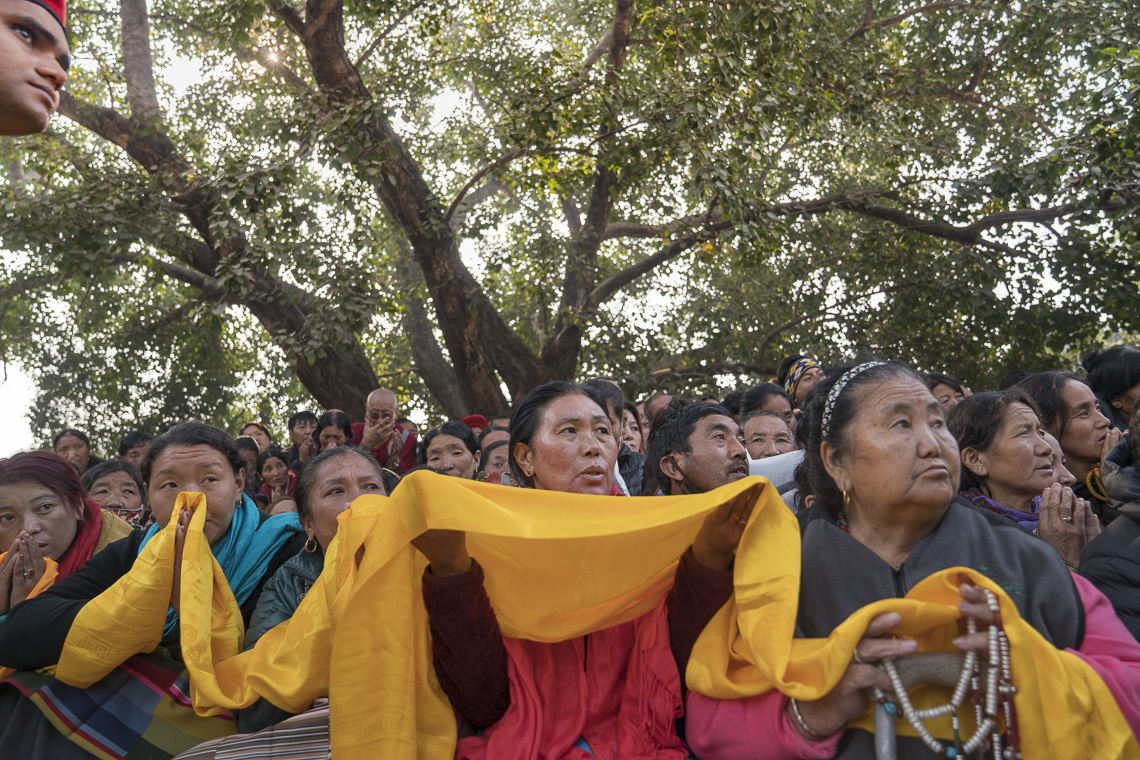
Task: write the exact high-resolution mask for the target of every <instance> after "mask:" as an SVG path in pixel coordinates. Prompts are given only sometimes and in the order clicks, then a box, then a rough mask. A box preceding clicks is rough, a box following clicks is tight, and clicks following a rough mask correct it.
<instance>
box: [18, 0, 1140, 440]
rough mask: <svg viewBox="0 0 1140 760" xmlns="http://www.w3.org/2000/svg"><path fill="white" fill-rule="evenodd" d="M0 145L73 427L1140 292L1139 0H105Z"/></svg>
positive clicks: (21, 250)
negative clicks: (46, 91)
mask: <svg viewBox="0 0 1140 760" xmlns="http://www.w3.org/2000/svg"><path fill="white" fill-rule="evenodd" d="M71 18H72V27H73V32H74V44H73V47H74V48H75V51H76V53H77V62H76V65H75V66H73V68H72V73H71V78H70V80H69V82H68V84H67V86H66V88H65V93H64V98H63V103H62V106H61V113H62V118H61V117H57V118H56V119H55V121H54V122H53V127H52V129H51V130H50V131H49V133H47V134H45V135H42V136H39V137H33V138H26V139H21V140H17V141H4V142H0V152H2V153H3V154H4V155H3V159H4V163H5V165H8V166H10V182H9V183H8V185H7V187H5V188H4V189H3V191H2V192H0V247H2V248H4V249H6V250H8V251H10V252H12V253H8V254H5V255H4V259H3V264H2V267H0V296H2V302H0V357H2V358H6V359H13V360H16V361H18V362H19V363H21V365H23V366H24V367H26V368H27V369H28V371H29V372H30V373H31V374H32V375H33V376H34V377H36V378H38V380H39V382H40V392H39V396H38V399H37V402H36V406H35V409H34V410H33V423H34V427H35V429H37V430H38V431H39V432H41V433H42V434H45V435H47V434H48V432H49V431H50V430H51V429H53V428H57V427H59V426H62V425H63V424H64V423H68V424H84V425H87V426H88V427H89V428H91V429H92V431H93V432H94V433H95V434H96V435H97V436H98V435H104V436H110V435H111V434H113V433H116V432H120V431H122V430H124V429H129V428H131V427H133V426H134V425H135V424H142V425H148V426H152V427H157V426H159V425H161V424H163V423H166V422H170V421H174V420H176V419H181V418H185V417H199V418H203V419H207V420H210V421H213V422H215V423H216V424H223V425H227V426H230V427H232V426H233V424H234V423H235V422H236V421H237V420H239V418H241V417H243V416H248V415H254V414H256V415H258V416H261V417H263V418H265V419H269V420H274V421H277V422H278V423H279V422H280V421H281V420H283V419H284V417H286V416H288V414H289V413H290V412H291V411H292V410H293V409H294V408H295V407H296V405H298V404H312V403H315V404H319V405H321V406H323V407H336V408H342V409H344V410H345V411H346V412H347V413H348V414H349V415H350V417H352V418H353V419H359V418H360V416H361V415H362V413H363V408H364V398H365V396H366V395H367V393H368V391H369V390H370V389H371V388H373V387H376V386H377V385H378V384H380V383H381V382H382V383H383V384H386V385H389V386H390V387H394V388H396V389H397V390H398V392H399V394H400V395H401V396H402V399H403V402H404V404H405V405H407V404H412V405H415V406H420V407H421V408H424V409H428V410H432V412H433V413H439V414H443V415H445V416H452V417H456V416H459V415H462V414H466V413H469V412H483V413H492V412H495V411H498V410H500V409H503V408H505V407H506V406H507V405H508V404H509V403H510V401H511V399H512V398H517V397H518V396H520V395H521V394H523V393H525V392H526V391H527V390H528V389H529V388H530V387H532V386H533V385H535V384H537V383H540V382H543V381H545V380H549V379H553V378H561V377H567V378H569V377H575V376H580V375H582V374H585V373H596V374H607V375H610V376H614V377H617V378H618V379H620V380H621V381H622V382H623V384H624V386H625V388H626V390H627V392H645V391H648V390H651V389H656V388H669V389H672V390H681V389H687V390H693V391H705V390H711V389H714V388H716V386H717V383H718V379H719V380H720V381H721V382H723V381H724V378H726V377H734V378H738V379H740V380H741V381H742V382H743V381H745V380H758V379H766V378H767V377H768V376H770V375H771V374H772V373H773V371H774V368H775V365H776V364H777V363H778V362H779V360H780V358H781V357H782V356H783V355H784V354H786V353H788V352H790V351H796V352H799V353H808V354H812V355H815V356H818V357H820V358H821V359H823V360H824V361H829V360H839V359H840V358H842V357H848V356H853V355H857V354H871V353H877V354H880V355H888V356H892V357H898V358H902V359H904V360H907V361H911V362H913V363H914V364H916V365H917V366H919V367H920V368H923V369H939V370H945V371H949V372H951V373H952V374H955V375H957V376H959V377H961V378H962V379H963V380H964V381H966V382H967V383H971V384H982V383H989V382H992V381H993V380H994V379H996V377H997V376H998V375H1000V374H1001V373H1002V372H1004V371H1005V370H1007V369H1010V368H1013V367H1018V368H1025V369H1039V368H1044V367H1050V366H1055V365H1056V364H1057V363H1058V362H1063V361H1065V359H1064V357H1071V356H1072V355H1073V354H1074V353H1075V352H1076V351H1079V350H1080V349H1081V348H1083V347H1087V346H1089V345H1092V344H1094V343H1096V342H1097V341H1098V340H1101V339H1102V338H1103V336H1104V335H1105V334H1106V333H1109V332H1113V331H1129V332H1135V331H1137V330H1138V329H1140V298H1137V275H1136V271H1137V263H1138V262H1137V259H1138V249H1137V246H1136V236H1137V233H1138V231H1140V230H1138V227H1137V224H1136V218H1137V217H1136V211H1137V207H1138V197H1140V193H1138V192H1137V189H1138V183H1140V161H1138V159H1137V155H1136V140H1137V134H1138V126H1140V125H1138V123H1137V110H1136V93H1137V88H1138V86H1140V33H1138V30H1140V12H1138V11H1137V9H1136V7H1135V5H1134V4H1133V3H1131V2H1127V1H1126V0H1108V1H1107V2H1104V1H1103V0H1097V1H1096V2H1093V1H1092V0H1031V1H1029V2H1022V1H1019V2H1005V1H1002V2H966V1H959V0H935V1H933V2H926V3H921V2H875V1H874V0H865V2H864V3H857V2H846V3H838V2H824V1H823V0H816V1H815V2H808V3H791V2H779V1H778V0H777V1H775V2H739V1H736V2H727V1H724V0H669V2H634V0H612V1H609V2H601V1H600V0H584V1H582V2H577V1H576V2H570V1H569V0H545V1H540V0H533V1H532V0H518V1H515V2H505V1H503V0H398V1H395V2H389V1H388V0H352V1H350V2H344V0H306V2H304V3H303V4H302V3H298V2H284V1H283V0H267V1H264V0H221V1H219V2H211V3H194V2H188V0H154V1H153V2H151V4H150V5H149V7H148V5H147V2H146V0H121V1H120V2H112V1H111V0H87V1H86V2H80V3H78V7H76V8H75V9H74V10H73V11H72V12H71Z"/></svg>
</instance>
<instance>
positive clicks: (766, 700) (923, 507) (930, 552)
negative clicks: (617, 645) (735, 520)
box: [687, 363, 1140, 760]
mask: <svg viewBox="0 0 1140 760" xmlns="http://www.w3.org/2000/svg"><path fill="white" fill-rule="evenodd" d="M807 405H808V415H807V417H808V424H809V427H808V437H807V443H808V445H807V452H806V458H805V466H806V467H807V469H808V477H809V481H810V483H811V487H812V491H813V493H814V495H815V496H816V502H815V505H814V506H813V507H812V508H811V509H809V510H806V511H805V513H803V515H801V518H800V522H801V531H802V549H801V556H802V570H801V574H800V594H799V605H798V612H797V615H796V629H797V635H799V636H803V637H807V638H812V639H826V638H828V637H830V639H831V642H835V641H837V640H840V639H843V638H845V639H846V640H847V641H850V642H851V644H849V645H848V646H851V649H850V650H848V651H850V652H851V654H850V658H849V662H847V663H846V664H845V665H844V663H842V662H840V663H838V665H839V667H838V668H836V667H832V668H829V669H828V670H830V671H831V673H832V676H831V678H830V679H828V678H827V677H821V676H822V670H824V669H823V668H821V669H820V671H816V672H815V673H808V674H806V676H805V675H801V676H800V677H799V678H798V679H797V680H798V681H799V683H798V684H796V685H794V687H793V685H791V684H786V685H785V688H784V689H783V690H784V691H785V692H796V691H798V692H799V694H800V695H801V696H800V698H799V699H796V698H789V697H787V696H785V695H784V693H781V692H778V691H774V690H772V691H767V692H764V693H761V694H759V695H755V696H746V697H744V698H740V699H712V698H710V697H707V696H705V695H703V694H698V693H692V694H691V695H690V697H689V700H688V704H687V706H688V711H689V713H688V718H687V738H688V741H689V743H690V746H691V747H692V749H693V750H694V752H695V753H696V754H697V755H698V756H700V757H701V758H703V759H704V760H721V759H722V758H726V759H727V758H756V759H759V758H793V757H802V758H825V757H841V758H868V759H869V758H874V757H875V752H876V750H875V745H874V740H875V737H874V735H873V734H872V733H870V732H869V731H867V730H865V729H866V728H867V725H866V724H865V723H864V724H860V727H852V726H853V725H854V724H855V723H857V722H858V720H859V719H860V717H861V716H862V715H864V713H865V712H866V711H867V709H868V705H869V701H868V696H867V694H868V691H869V690H871V689H878V691H877V692H875V693H876V694H879V695H885V694H886V693H888V692H891V691H892V688H893V687H892V681H891V680H889V679H888V676H887V674H886V673H885V672H884V671H883V670H880V669H879V668H877V667H875V665H874V663H875V662H876V661H879V660H883V659H889V660H893V659H895V658H902V657H905V656H906V655H908V654H911V653H914V652H915V651H916V650H918V649H919V642H917V641H915V640H912V639H911V638H910V637H909V636H903V637H900V638H893V637H890V634H891V633H892V632H894V633H896V634H901V633H904V632H905V629H903V628H901V624H902V623H903V617H902V616H900V615H899V614H896V613H895V612H893V611H889V610H890V607H891V605H889V604H887V603H885V602H882V601H881V600H884V599H891V598H893V597H902V596H904V595H909V594H910V592H911V591H912V589H915V587H921V586H923V581H924V580H928V579H929V580H930V581H933V580H934V578H931V576H937V575H938V574H939V573H941V572H942V571H945V570H948V569H950V568H954V567H956V566H964V567H966V568H971V569H973V570H975V571H977V573H979V574H980V575H982V576H987V577H988V578H989V579H990V580H992V581H993V583H994V584H996V585H997V587H1000V588H1001V589H1002V590H1003V591H1005V593H1006V594H1007V595H1008V596H1009V598H1010V599H1012V601H1013V603H1014V604H1015V605H1016V608H1017V609H1016V612H1017V613H1019V614H1020V617H1021V619H1022V620H1024V621H1025V622H1027V623H1029V625H1031V626H1032V628H1033V629H1034V630H1035V631H1036V632H1037V634H1040V636H1041V637H1043V638H1044V640H1045V641H1044V642H1041V644H1042V645H1043V646H1044V647H1049V646H1051V647H1053V648H1055V649H1054V651H1055V650H1056V649H1061V650H1068V651H1070V652H1074V653H1075V654H1076V655H1077V656H1078V657H1080V658H1081V660H1082V661H1083V662H1085V663H1087V664H1088V665H1090V666H1091V668H1092V671H1095V675H1092V674H1090V673H1088V672H1087V671H1084V672H1085V674H1086V676H1088V684H1089V685H1088V686H1087V690H1088V691H1095V689H1097V688H1100V689H1101V690H1102V691H1103V687H1104V686H1105V685H1107V688H1108V691H1109V692H1110V693H1111V695H1112V698H1114V699H1115V702H1116V704H1115V705H1113V704H1106V702H1111V699H1109V700H1105V699H1102V700H1100V701H1099V702H1098V701H1096V700H1089V701H1088V702H1086V703H1085V706H1084V711H1085V714H1081V713H1080V711H1079V709H1078V710H1074V708H1073V705H1074V703H1075V702H1077V701H1078V699H1077V695H1082V694H1085V693H1086V692H1085V691H1084V690H1085V688H1086V687H1085V685H1083V684H1082V683H1081V681H1080V679H1073V681H1072V683H1064V684H1063V687H1064V688H1066V692H1063V693H1058V694H1055V695H1049V696H1051V697H1053V699H1054V700H1055V704H1056V708H1055V709H1056V710H1057V711H1061V712H1064V713H1065V714H1064V716H1063V718H1064V719H1069V718H1072V719H1073V720H1074V721H1075V722H1076V723H1077V724H1078V725H1081V726H1082V727H1087V728H1088V730H1090V731H1094V732H1096V731H1102V730H1103V729H1104V724H1105V723H1112V721H1111V717H1113V716H1114V715H1115V717H1117V718H1119V717H1120V714H1121V713H1122V714H1123V717H1124V719H1125V720H1126V721H1127V723H1126V724H1125V723H1124V722H1122V721H1120V720H1117V721H1116V722H1115V724H1114V725H1115V729H1116V731H1117V734H1116V738H1115V741H1117V742H1118V744H1119V745H1120V746H1122V747H1127V752H1133V751H1135V750H1136V745H1135V741H1134V740H1132V737H1131V732H1130V731H1129V730H1128V725H1130V726H1131V727H1133V728H1135V727H1140V646H1137V645H1136V643H1135V641H1134V640H1133V639H1132V638H1131V637H1130V636H1128V635H1127V632H1126V631H1125V630H1124V627H1123V625H1122V624H1121V623H1120V621H1119V620H1118V619H1117V618H1116V617H1115V615H1114V614H1113V613H1112V608H1111V606H1110V605H1109V604H1108V603H1107V601H1106V600H1105V599H1104V597H1103V596H1101V595H1100V594H1099V592H1096V591H1095V590H1094V589H1093V588H1092V587H1091V586H1090V585H1089V584H1088V583H1086V582H1085V581H1083V580H1081V579H1079V578H1074V577H1073V576H1070V574H1069V573H1068V572H1066V570H1065V566H1064V565H1063V564H1062V562H1061V560H1060V558H1059V557H1058V556H1057V555H1056V554H1055V553H1054V552H1053V551H1052V550H1051V549H1050V547H1049V546H1048V545H1047V544H1045V543H1044V542H1043V541H1041V540H1040V539H1038V538H1036V537H1034V536H1032V535H1030V534H1029V533H1027V532H1025V531H1022V530H1020V529H1019V528H1017V526H1016V525H1015V524H1014V523H1012V522H1010V521H1008V520H1005V519H1003V518H1000V517H997V516H994V515H991V514H989V513H986V512H983V511H981V510H977V509H975V508H974V507H972V506H970V505H967V504H965V503H963V502H961V501H956V500H955V496H956V494H957V490H958V476H959V462H960V460H959V457H958V447H957V445H956V443H955V441H954V439H953V437H952V436H951V435H950V434H949V432H948V431H947V429H946V425H945V421H944V413H943V409H942V407H941V406H940V405H939V403H938V402H937V401H936V400H935V399H934V397H933V396H932V395H931V394H930V392H929V391H928V390H927V389H926V387H925V386H924V385H923V383H922V382H921V380H920V379H919V378H918V376H917V375H916V374H915V373H914V372H913V371H912V370H910V369H909V368H908V367H906V366H905V365H902V364H898V363H870V364H864V365H859V366H857V367H854V368H851V369H848V370H846V371H842V372H840V373H839V376H838V377H836V376H834V375H833V376H832V378H831V379H830V380H828V381H825V382H824V383H821V384H820V386H819V387H818V388H817V389H816V391H815V393H814V394H813V395H812V397H811V398H809V399H808V404H807ZM943 577H944V576H943ZM979 581H980V579H978V578H975V579H974V580H973V581H970V582H962V583H961V585H960V598H959V602H958V605H957V606H958V611H959V612H960V613H961V616H963V618H964V619H965V620H967V621H972V622H971V626H973V627H974V628H976V629H977V632H976V633H973V632H968V631H967V630H964V629H963V630H961V631H960V632H959V635H956V636H953V638H952V640H950V641H946V643H947V644H948V645H952V647H953V648H956V649H958V650H960V651H962V652H970V651H974V652H981V653H982V654H983V655H984V654H985V653H986V652H988V649H989V644H990V641H991V638H990V636H991V634H990V631H989V630H988V629H989V628H990V627H991V626H995V628H994V634H993V635H995V636H996V635H997V628H996V626H999V625H1000V622H1001V619H1002V618H1003V617H1004V618H1005V619H1006V620H1007V621H1008V620H1009V613H1002V614H998V613H997V612H995V611H996V610H997V609H998V607H997V606H996V604H988V603H987V600H988V599H989V598H990V596H989V593H990V592H988V591H987V592H983V590H981V589H980V588H978V587H977V586H976V585H975V583H977V582H979ZM925 588H930V583H929V581H928V582H927V583H926V584H925ZM994 598H995V599H996V596H995V597H994ZM876 603H877V604H876ZM908 603H909V604H908ZM872 605H874V606H872ZM912 607H913V602H912V600H911V599H907V600H906V602H904V601H903V600H901V599H900V600H899V603H898V609H899V610H900V611H901V610H903V609H904V608H906V609H911V608H912ZM875 612H878V613H879V614H877V615H875V614H874V613H875ZM849 618H850V620H849ZM951 619H952V618H951ZM911 621H912V623H913V617H911ZM742 627H743V626H742ZM853 629H855V633H854V635H852V630H853ZM859 631H863V632H862V633H861V634H860V633H859ZM1001 635H1002V636H1004V635H1005V634H1004V633H1002V634H1001ZM860 637H861V638H860ZM1014 638H1015V634H1014V633H1012V632H1011V633H1010V640H1011V641H1012V640H1013V639H1014ZM994 640H997V639H994ZM1003 646H1004V645H1003ZM1019 649H1020V648H1019ZM1042 651H1046V652H1047V651H1048V650H1047V649H1043V650H1042ZM698 656H699V655H698V653H694V658H695V659H696V658H698ZM1021 663H1022V664H1023V663H1024V661H1021ZM821 664H822V663H821ZM1038 664H1039V665H1040V667H1041V669H1042V671H1043V672H1045V671H1047V670H1048V663H1047V662H1046V659H1045V658H1044V657H1040V658H1038V661H1037V662H1034V665H1038ZM1074 667H1077V666H1074ZM788 670H789V671H791V670H794V668H792V667H791V666H789V668H788ZM689 675H690V685H692V681H693V676H694V675H695V673H694V670H693V669H690V673H689ZM1098 676H1099V679H1100V680H1101V681H1102V683H1099V684H1098V683H1097V677H1098ZM1030 678H1031V674H1030V673H1027V672H1025V669H1024V668H1023V667H1022V668H1019V667H1018V666H1017V663H1016V661H1015V665H1014V667H1013V670H1012V680H1013V682H1014V683H1021V684H1023V688H1025V689H1026V692H1027V694H1028V691H1029V687H1028V686H1024V684H1025V683H1026V680H1027V679H1030ZM698 680H699V679H698ZM808 682H813V683H812V685H814V686H815V688H814V689H806V688H804V686H805V685H806V684H807V683H808ZM976 688H977V689H979V690H980V689H981V687H980V686H979V687H976ZM705 691H716V690H715V689H705ZM1070 691H1071V693H1070ZM811 692H814V693H811ZM1013 693H1014V692H1012V691H1011V692H1009V693H1008V694H1007V693H1006V692H1002V694H1003V695H1004V698H1006V699H1008V698H1009V697H1010V695H1012V694H1013ZM1009 701H1010V702H1011V704H1012V700H1009ZM888 702H889V700H887V701H884V702H883V709H884V710H886V711H887V713H888V714H894V713H897V712H898V711H899V709H900V708H899V707H897V706H896V705H895V704H894V703H893V702H890V705H889V707H888ZM968 706H969V703H968V702H967V703H966V706H964V707H963V709H962V712H963V713H968V712H971V709H968ZM1090 706H1091V707H1092V708H1093V709H1092V710H1089V707H1090ZM1074 713H1075V714H1074ZM1042 717H1043V716H1040V715H1033V716H1030V715H1025V714H1017V713H1015V712H1012V711H1011V712H1008V713H1007V714H1006V718H1005V719H1004V720H1003V723H1004V724H1005V728H1004V730H1005V731H1006V733H1005V737H1004V740H1005V741H1006V742H1008V743H1009V744H1010V745H1011V746H1014V749H1016V748H1017V747H1016V745H1017V743H1018V737H1017V735H1016V731H1011V730H1009V729H1010V728H1012V727H1013V726H1015V725H1020V728H1021V730H1022V734H1023V735H1026V734H1029V733H1032V734H1033V735H1032V736H1031V737H1027V739H1029V740H1032V741H1038V742H1039V741H1040V740H1041V739H1042V737H1041V736H1040V735H1039V733H1040V732H1039V731H1038V730H1037V729H1036V728H1035V726H1036V725H1039V722H1040V721H1041V719H1042ZM1044 717H1045V718H1046V719H1048V718H1050V717H1051V716H1044ZM1011 718H1012V720H1011ZM898 723H899V724H900V725H899V726H898V728H899V731H900V733H904V732H907V731H908V729H909V726H906V725H903V724H905V721H903V720H901V719H900V720H899V721H898ZM949 723H950V721H949V720H947V719H945V718H943V723H941V724H938V725H933V724H932V725H931V726H928V727H927V728H928V729H929V732H930V734H932V736H931V737H930V740H929V741H927V740H925V739H923V738H921V736H919V737H916V736H900V737H899V738H898V754H899V756H900V757H907V758H927V757H938V756H944V757H963V756H965V755H966V754H971V753H970V752H969V751H968V750H965V749H964V745H963V741H964V739H965V736H966V735H967V733H968V732H967V730H966V727H965V724H963V728H962V729H961V730H960V731H959V730H957V725H955V730H954V731H952V732H950V733H949V735H947V729H948V728H949ZM916 731H917V729H916ZM1071 740H1072V741H1075V742H1077V743H1078V744H1079V745H1080V746H1084V747H1088V746H1089V745H1088V744H1087V743H1086V741H1087V737H1075V738H1073V739H1071ZM1108 743H1109V744H1111V741H1109V742H1108ZM935 747H940V748H941V751H936V749H935ZM976 749H977V748H976V747H975V750H976ZM1086 751H1087V750H1086ZM1127 752H1126V751H1125V750H1123V749H1122V750H1120V751H1119V752H1118V751H1116V750H1113V751H1112V752H1110V754H1106V755H1103V756H1105V757H1108V756H1116V755H1118V754H1127ZM1074 756H1075V755H1074ZM1089 756H1091V755H1089ZM1097 756H1101V755H1097Z"/></svg>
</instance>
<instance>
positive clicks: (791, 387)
mask: <svg viewBox="0 0 1140 760" xmlns="http://www.w3.org/2000/svg"><path fill="white" fill-rule="evenodd" d="M812 367H819V362H817V361H815V360H814V359H797V360H796V363H795V364H793V365H792V369H791V371H790V372H788V378H787V379H786V380H784V390H786V391H787V392H788V395H789V396H791V397H792V402H793V403H794V402H795V400H796V387H797V386H798V385H799V384H800V379H801V378H802V377H803V376H804V373H805V372H807V371H808V370H809V369H811V368H812ZM821 369H822V368H821Z"/></svg>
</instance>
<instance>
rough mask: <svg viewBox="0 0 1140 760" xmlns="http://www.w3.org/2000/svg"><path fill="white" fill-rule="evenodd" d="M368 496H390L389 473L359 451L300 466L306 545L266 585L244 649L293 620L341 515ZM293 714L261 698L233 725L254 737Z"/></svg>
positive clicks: (335, 452)
mask: <svg viewBox="0 0 1140 760" xmlns="http://www.w3.org/2000/svg"><path fill="white" fill-rule="evenodd" d="M267 453H268V452H267ZM366 494H376V495H378V496H386V495H387V494H388V491H387V487H386V485H385V483H384V468H382V467H381V466H380V463H379V462H377V461H376V459H375V458H374V457H372V456H371V455H370V454H368V453H366V452H365V451H363V450H361V449H358V448H356V447H355V446H339V447H336V448H332V449H328V450H326V451H322V452H321V453H319V454H315V455H313V456H311V457H309V458H308V459H306V460H305V463H304V464H303V465H301V470H300V472H299V473H298V474H297V479H296V482H295V488H294V491H293V498H294V500H295V501H296V503H297V517H298V519H299V520H300V521H301V525H302V527H304V529H305V536H306V541H305V546H304V548H303V549H301V550H300V551H299V552H297V553H296V554H295V555H293V557H291V558H290V559H289V560H288V561H287V562H285V564H284V565H282V567H281V568H280V569H279V570H277V572H276V573H274V574H273V577H271V578H270V579H269V580H268V581H266V583H265V588H264V589H263V590H262V592H261V596H260V597H259V599H258V601H257V607H256V609H254V611H253V615H252V617H251V618H250V621H249V628H248V630H247V631H246V635H245V649H253V647H254V645H256V644H257V642H258V641H259V640H260V639H261V637H262V636H264V635H265V633H266V632H267V631H269V629H271V628H273V627H275V626H277V625H278V624H280V623H283V622H284V621H286V620H288V619H289V618H291V617H292V616H293V613H294V612H296V610H297V607H298V605H300V604H301V600H302V599H304V598H305V595H306V594H307V593H308V592H309V589H311V588H312V587H313V584H314V583H316V581H317V577H318V576H319V575H320V574H321V570H323V569H324V566H325V552H326V551H328V548H329V545H330V544H331V543H332V540H333V538H335V537H336V532H337V528H338V527H339V524H338V523H337V516H338V515H340V513H341V512H343V511H345V510H346V509H348V507H349V505H350V504H352V502H353V501H354V500H355V499H356V498H357V497H358V496H362V495H366ZM291 714H292V713H289V712H286V711H284V710H281V709H279V708H278V707H276V706H275V705H273V704H272V703H271V702H268V701H266V700H264V699H262V700H258V702H256V703H255V704H253V705H252V706H250V707H247V708H245V709H242V710H238V711H237V712H236V713H235V715H234V720H235V722H236V724H237V727H238V730H239V731H240V732H241V733H249V732H251V731H260V730H261V729H263V728H265V727H267V726H271V725H273V724H275V723H279V722H280V721H282V720H285V719H286V718H288V717H289V716H290V715H291Z"/></svg>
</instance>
